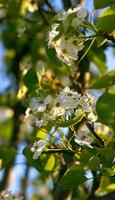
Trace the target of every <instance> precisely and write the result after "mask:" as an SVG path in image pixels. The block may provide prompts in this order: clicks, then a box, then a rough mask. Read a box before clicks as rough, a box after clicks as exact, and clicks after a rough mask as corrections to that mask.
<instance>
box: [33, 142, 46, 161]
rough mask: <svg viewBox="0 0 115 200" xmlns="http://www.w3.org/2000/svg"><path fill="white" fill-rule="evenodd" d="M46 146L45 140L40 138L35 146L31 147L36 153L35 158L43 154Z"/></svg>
mask: <svg viewBox="0 0 115 200" xmlns="http://www.w3.org/2000/svg"><path fill="white" fill-rule="evenodd" d="M45 146H46V141H45V140H39V141H37V142H35V143H34V144H33V146H32V147H31V151H32V152H33V153H34V155H33V159H37V158H38V157H39V156H40V155H41V154H42V152H43V149H44V147H45Z"/></svg>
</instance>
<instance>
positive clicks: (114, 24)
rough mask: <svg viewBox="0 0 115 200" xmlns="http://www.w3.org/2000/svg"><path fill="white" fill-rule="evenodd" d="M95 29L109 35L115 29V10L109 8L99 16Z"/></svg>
mask: <svg viewBox="0 0 115 200" xmlns="http://www.w3.org/2000/svg"><path fill="white" fill-rule="evenodd" d="M96 27H97V28H98V29H99V30H102V31H107V32H108V33H111V32H112V31H113V30H114V29H115V9H114V8H111V9H110V8H109V9H107V10H105V11H104V12H103V13H102V14H100V15H99V18H98V20H97V22H96Z"/></svg>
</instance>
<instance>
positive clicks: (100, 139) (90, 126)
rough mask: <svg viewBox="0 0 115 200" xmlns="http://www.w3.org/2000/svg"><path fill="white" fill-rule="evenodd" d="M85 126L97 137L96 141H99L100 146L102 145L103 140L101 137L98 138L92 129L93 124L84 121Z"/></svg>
mask: <svg viewBox="0 0 115 200" xmlns="http://www.w3.org/2000/svg"><path fill="white" fill-rule="evenodd" d="M86 125H87V127H88V128H89V130H90V131H91V132H92V133H93V135H94V136H95V137H96V138H97V140H98V141H100V144H101V146H102V147H103V146H104V141H103V140H102V138H100V137H99V136H98V135H97V133H96V132H95V130H94V126H93V124H90V123H86Z"/></svg>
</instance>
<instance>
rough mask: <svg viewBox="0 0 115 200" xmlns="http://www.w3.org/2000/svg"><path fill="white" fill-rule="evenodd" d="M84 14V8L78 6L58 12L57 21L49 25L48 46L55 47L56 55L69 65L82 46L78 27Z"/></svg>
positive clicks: (83, 19)
mask: <svg viewBox="0 0 115 200" xmlns="http://www.w3.org/2000/svg"><path fill="white" fill-rule="evenodd" d="M86 16H87V12H86V10H85V8H83V7H81V6H78V7H76V8H74V9H69V10H67V11H63V12H62V13H60V16H59V17H58V19H57V22H56V23H54V24H52V26H51V31H50V32H49V38H48V46H49V47H53V48H55V50H56V54H57V57H58V58H59V59H60V60H61V61H62V62H64V63H66V64H67V65H69V66H74V61H75V60H77V59H78V52H79V51H81V50H82V49H83V47H84V45H83V42H84V35H83V34H82V31H81V29H80V28H81V26H82V24H83V23H84V21H85V17H86ZM62 29H63V31H62ZM69 30H72V31H71V32H70V31H69Z"/></svg>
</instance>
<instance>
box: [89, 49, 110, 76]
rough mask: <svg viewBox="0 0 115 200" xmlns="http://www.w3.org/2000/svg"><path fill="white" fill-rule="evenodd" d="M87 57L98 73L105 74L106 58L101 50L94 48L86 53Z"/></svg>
mask: <svg viewBox="0 0 115 200" xmlns="http://www.w3.org/2000/svg"><path fill="white" fill-rule="evenodd" d="M88 57H89V59H90V61H92V62H93V63H94V64H95V65H96V66H97V68H98V69H99V71H100V73H105V72H106V70H107V64H106V56H105V53H104V52H103V50H102V49H101V48H97V47H95V48H92V49H90V51H89V52H88Z"/></svg>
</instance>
